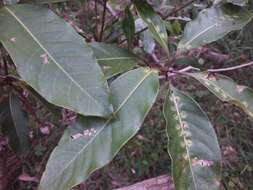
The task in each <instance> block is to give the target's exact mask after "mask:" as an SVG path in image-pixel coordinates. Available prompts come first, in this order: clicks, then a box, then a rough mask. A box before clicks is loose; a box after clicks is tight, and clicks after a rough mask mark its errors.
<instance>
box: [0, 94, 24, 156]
mask: <svg viewBox="0 0 253 190" xmlns="http://www.w3.org/2000/svg"><path fill="white" fill-rule="evenodd" d="M0 107H1V110H0V126H2V132H3V134H4V135H6V136H7V137H8V140H9V141H8V142H9V144H10V146H11V148H12V149H13V150H14V151H15V152H16V153H18V154H21V153H23V152H24V151H25V150H26V149H27V148H28V145H29V135H28V132H29V131H28V118H27V115H26V113H25V112H24V111H23V109H22V107H21V102H20V101H19V99H18V97H17V96H16V95H14V94H11V95H10V97H9V100H8V101H6V102H4V103H2V104H1V105H0Z"/></svg>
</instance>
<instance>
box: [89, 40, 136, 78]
mask: <svg viewBox="0 0 253 190" xmlns="http://www.w3.org/2000/svg"><path fill="white" fill-rule="evenodd" d="M90 46H91V48H92V50H93V51H94V54H95V56H96V58H97V61H98V63H99V64H100V65H101V66H102V68H103V71H104V74H105V76H106V78H111V77H113V76H115V75H117V74H120V73H123V72H126V71H128V70H130V69H132V68H134V67H135V66H136V65H137V63H138V59H137V57H136V56H134V55H133V54H131V53H129V52H128V51H127V50H126V49H123V48H119V47H118V46H117V45H113V44H105V43H97V42H94V43H91V44H90Z"/></svg>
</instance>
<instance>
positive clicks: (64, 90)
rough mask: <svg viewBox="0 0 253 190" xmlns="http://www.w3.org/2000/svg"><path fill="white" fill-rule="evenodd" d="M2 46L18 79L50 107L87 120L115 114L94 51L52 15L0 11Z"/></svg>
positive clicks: (25, 9) (25, 8)
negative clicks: (71, 112) (87, 118)
mask: <svg viewBox="0 0 253 190" xmlns="http://www.w3.org/2000/svg"><path fill="white" fill-rule="evenodd" d="M0 40H1V42H2V43H3V45H4V47H5V48H6V49H7V51H8V52H9V54H10V56H11V57H12V59H13V61H14V63H15V65H16V67H17V70H18V73H19V75H20V76H21V78H22V79H23V80H24V81H25V82H27V83H28V84H29V85H30V86H31V87H32V88H34V89H35V90H36V91H37V92H38V93H39V94H40V95H42V96H43V97H44V98H45V99H46V100H47V101H49V102H50V103H53V104H55V105H58V106H62V107H65V108H68V109H70V110H73V111H75V112H78V113H80V114H83V115H92V116H104V117H105V116H108V115H110V114H111V112H112V109H111V108H112V107H111V106H110V103H109V95H108V94H109V93H108V92H109V89H108V86H107V83H106V80H105V77H104V75H103V73H102V70H101V69H100V67H99V65H98V64H97V61H96V59H95V57H94V55H93V52H92V50H91V49H90V47H89V46H88V45H87V44H85V42H84V40H83V39H82V38H81V37H80V36H79V35H78V34H76V33H75V31H74V29H72V28H71V27H70V26H69V25H68V24H66V23H65V22H64V21H63V20H62V19H60V18H59V17H58V16H56V15H55V14H54V13H53V12H52V11H51V10H49V9H47V8H44V7H42V6H38V5H15V6H8V7H3V8H2V9H1V10H0Z"/></svg>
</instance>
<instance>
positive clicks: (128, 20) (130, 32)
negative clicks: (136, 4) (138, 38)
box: [122, 6, 135, 47]
mask: <svg viewBox="0 0 253 190" xmlns="http://www.w3.org/2000/svg"><path fill="white" fill-rule="evenodd" d="M122 29H123V31H124V34H125V36H126V38H127V42H128V46H129V47H131V45H132V43H133V41H134V33H135V21H134V17H133V15H132V12H131V10H130V8H129V6H127V7H126V9H125V17H124V20H123V21H122Z"/></svg>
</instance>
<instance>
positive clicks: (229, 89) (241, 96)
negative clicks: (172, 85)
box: [191, 73, 253, 117]
mask: <svg viewBox="0 0 253 190" xmlns="http://www.w3.org/2000/svg"><path fill="white" fill-rule="evenodd" d="M191 76H192V77H194V78H195V79H197V80H198V81H199V82H200V83H202V84H203V85H204V86H205V87H207V88H208V89H209V90H210V91H211V92H212V93H213V94H214V95H216V96H217V97H218V98H219V99H221V100H222V101H225V102H231V103H233V104H235V105H237V106H240V107H241V108H242V109H243V110H244V111H245V112H246V113H247V114H248V115H249V116H251V117H253V90H252V89H251V88H249V87H246V86H242V85H238V84H237V83H235V82H234V81H233V80H232V79H231V78H229V77H227V76H224V75H219V74H215V77H211V76H210V77H208V74H206V73H194V74H191Z"/></svg>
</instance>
